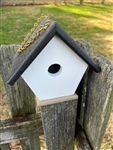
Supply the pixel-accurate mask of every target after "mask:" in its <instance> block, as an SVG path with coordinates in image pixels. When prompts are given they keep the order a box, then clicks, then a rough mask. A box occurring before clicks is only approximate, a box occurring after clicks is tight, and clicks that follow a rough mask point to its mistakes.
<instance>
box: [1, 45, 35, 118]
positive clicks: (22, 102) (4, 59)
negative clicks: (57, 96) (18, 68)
mask: <svg viewBox="0 0 113 150" xmlns="http://www.w3.org/2000/svg"><path fill="white" fill-rule="evenodd" d="M17 49H18V46H17V45H9V46H5V45H2V46H1V47H0V68H1V73H2V78H3V81H4V85H5V89H6V93H7V97H8V103H9V106H10V109H11V113H12V116H13V117H16V116H22V115H26V114H32V113H35V100H34V94H33V93H32V92H31V90H30V88H29V87H28V86H27V85H26V83H25V82H24V81H23V80H22V78H20V79H19V80H18V81H17V82H16V83H15V85H14V86H12V87H11V86H9V85H8V84H7V79H8V77H9V73H10V69H11V65H12V60H13V57H14V54H15V51H17Z"/></svg>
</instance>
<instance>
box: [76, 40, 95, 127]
mask: <svg viewBox="0 0 113 150" xmlns="http://www.w3.org/2000/svg"><path fill="white" fill-rule="evenodd" d="M76 42H77V44H78V45H79V46H80V47H81V48H82V49H83V50H84V51H85V52H86V53H87V55H89V56H90V57H91V58H92V57H93V50H92V47H91V44H90V43H88V42H87V41H85V40H83V39H78V40H76ZM88 70H89V67H88V69H87V71H86V73H85V74H84V77H83V78H82V80H81V82H80V84H79V86H78V88H77V95H78V96H79V99H78V110H77V117H78V118H79V121H80V123H81V125H83V120H84V111H85V106H86V94H87V80H88Z"/></svg>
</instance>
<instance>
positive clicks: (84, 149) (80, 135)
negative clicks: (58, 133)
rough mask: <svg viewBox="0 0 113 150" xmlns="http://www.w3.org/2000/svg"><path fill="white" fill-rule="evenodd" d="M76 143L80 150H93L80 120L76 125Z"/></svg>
mask: <svg viewBox="0 0 113 150" xmlns="http://www.w3.org/2000/svg"><path fill="white" fill-rule="evenodd" d="M75 143H76V145H77V148H78V150H92V149H91V146H90V144H89V142H88V139H87V137H86V135H85V133H84V129H83V127H82V126H81V125H80V122H79V121H78V120H77V125H76V138H75Z"/></svg>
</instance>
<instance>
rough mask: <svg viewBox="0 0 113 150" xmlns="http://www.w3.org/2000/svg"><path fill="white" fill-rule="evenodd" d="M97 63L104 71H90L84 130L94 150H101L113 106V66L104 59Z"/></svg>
mask: <svg viewBox="0 0 113 150" xmlns="http://www.w3.org/2000/svg"><path fill="white" fill-rule="evenodd" d="M95 61H97V63H98V64H99V65H100V67H101V69H102V71H101V73H98V74H97V73H95V72H94V71H92V70H91V69H90V71H89V75H88V86H87V102H86V108H85V115H84V128H85V132H86V134H87V137H88V139H89V141H90V144H91V145H92V148H93V150H99V149H100V146H101V142H102V139H103V135H104V132H105V129H106V125H107V123H108V119H109V116H110V113H111V110H112V104H113V65H112V64H111V63H110V62H109V61H108V60H107V59H106V58H104V57H96V58H95Z"/></svg>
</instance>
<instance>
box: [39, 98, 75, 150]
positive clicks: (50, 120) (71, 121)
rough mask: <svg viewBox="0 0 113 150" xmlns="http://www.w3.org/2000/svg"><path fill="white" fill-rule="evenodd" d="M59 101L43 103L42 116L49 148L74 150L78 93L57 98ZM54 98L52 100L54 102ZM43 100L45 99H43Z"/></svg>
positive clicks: (50, 149)
mask: <svg viewBox="0 0 113 150" xmlns="http://www.w3.org/2000/svg"><path fill="white" fill-rule="evenodd" d="M56 99H57V100H55V101H56V102H57V101H61V102H59V103H54V104H48V100H46V101H47V103H45V104H44V105H43V104H42V103H41V116H42V122H43V129H44V135H45V140H46V146H47V150H73V148H74V135H75V123H76V110H77V102H78V101H77V99H78V96H77V95H72V96H66V97H61V98H56ZM53 101H54V99H52V100H51V102H53ZM42 102H43V101H42Z"/></svg>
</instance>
